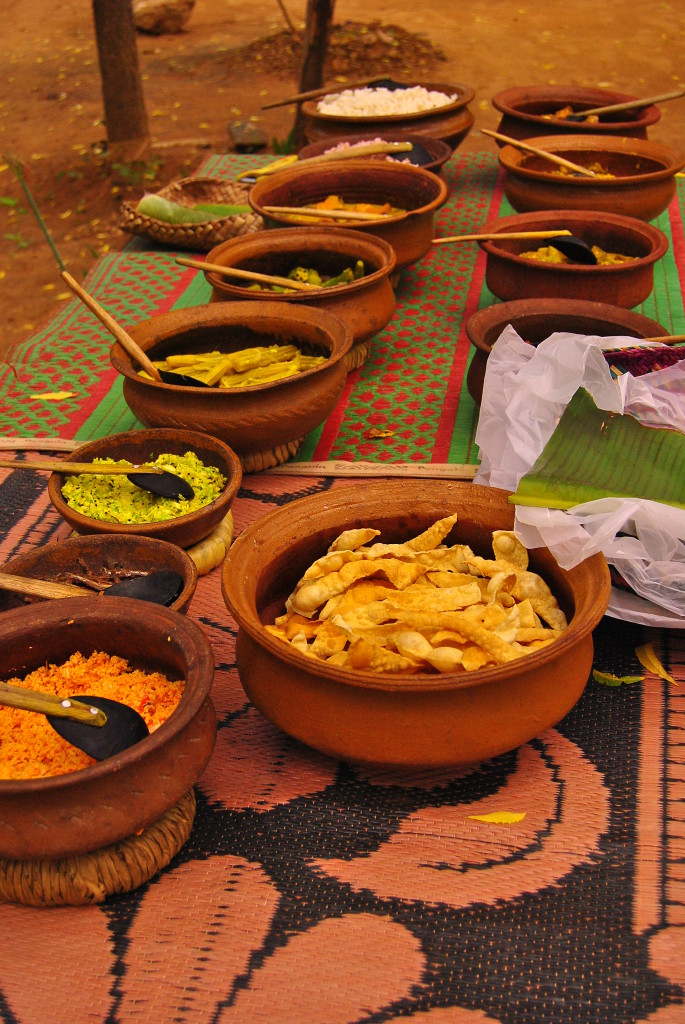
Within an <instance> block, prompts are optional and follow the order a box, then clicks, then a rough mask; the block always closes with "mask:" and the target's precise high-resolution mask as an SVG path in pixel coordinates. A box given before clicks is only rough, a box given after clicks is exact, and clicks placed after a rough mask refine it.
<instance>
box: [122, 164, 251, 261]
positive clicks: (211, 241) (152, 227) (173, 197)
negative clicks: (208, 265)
mask: <svg viewBox="0 0 685 1024" xmlns="http://www.w3.org/2000/svg"><path fill="white" fill-rule="evenodd" d="M249 191H250V190H249V187H248V186H246V185H242V184H240V183H238V182H232V181H222V180H221V179H220V178H181V179H180V180H179V181H175V182H172V184H171V185H167V186H166V188H162V189H160V190H159V192H158V193H157V195H160V196H162V197H163V198H164V199H168V200H169V201H170V202H172V203H180V205H181V206H193V205H194V204H195V203H231V204H233V205H248V202H247V196H248V193H249ZM263 226H264V222H263V220H262V218H261V217H260V216H259V215H258V214H257V213H255V212H254V210H249V212H247V213H239V214H236V215H235V216H233V217H220V218H217V219H216V220H208V221H203V222H201V223H200V224H166V223H165V222H164V221H161V220H155V218H154V217H148V216H147V215H146V214H144V213H138V212H137V210H136V207H135V205H134V204H132V203H129V202H126V201H124V202H123V203H122V204H121V208H120V210H119V227H120V228H121V230H122V231H127V232H128V233H129V234H131V235H139V236H140V237H141V238H147V239H150V240H151V241H153V242H161V243H162V245H169V246H174V247H176V248H180V249H192V250H195V251H197V252H209V250H210V249H213V248H214V246H215V245H218V244H219V242H224V241H225V240H226V239H227V238H235V237H237V236H238V235H249V234H251V233H252V232H253V231H259V230H261V228H262V227H263Z"/></svg>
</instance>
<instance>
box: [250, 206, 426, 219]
mask: <svg viewBox="0 0 685 1024" xmlns="http://www.w3.org/2000/svg"><path fill="white" fill-rule="evenodd" d="M264 210H265V212H266V213H285V214H289V215H291V216H296V217H300V216H304V217H324V218H326V217H327V218H328V219H329V220H359V221H362V220H363V221H368V220H398V219H399V218H400V217H406V215H407V212H406V211H403V212H402V213H401V214H390V213H388V214H385V213H363V212H362V211H360V210H319V209H317V207H316V206H265V207H264Z"/></svg>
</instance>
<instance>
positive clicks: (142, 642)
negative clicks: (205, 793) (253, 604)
mask: <svg viewBox="0 0 685 1024" xmlns="http://www.w3.org/2000/svg"><path fill="white" fill-rule="evenodd" d="M77 651H79V652H81V653H82V654H84V655H89V654H91V653H92V652H93V651H105V652H106V653H108V654H112V655H118V656H120V657H123V658H125V659H127V661H128V662H129V664H130V665H131V666H132V667H134V668H143V669H146V670H148V671H161V672H163V673H164V675H167V676H168V677H170V678H176V679H178V678H180V677H184V678H185V681H186V685H185V691H184V693H183V696H182V698H181V702H180V704H179V706H178V707H177V709H176V710H175V711H174V712H173V714H172V715H171V716H170V717H169V718H168V719H167V721H166V722H164V723H163V724H162V725H161V726H160V727H159V729H157V730H155V731H154V732H153V733H151V734H150V735H149V736H147V737H146V738H145V739H144V740H141V742H140V743H137V744H135V746H132V747H129V748H128V750H125V751H124V752H123V753H121V754H117V755H116V756H114V757H111V758H108V759H107V760H104V761H100V762H98V763H97V764H96V765H94V766H93V767H90V768H84V769H82V770H81V771H77V772H70V773H68V774H66V775H57V776H53V777H51V778H42V779H25V780H24V779H22V780H16V781H15V780H10V779H0V857H4V858H8V859H13V858H16V859H18V860H21V861H26V860H36V859H40V858H58V857H63V856H70V855H72V854H80V853H86V852H88V851H91V850H98V849H100V848H102V847H104V846H106V845H108V844H111V843H115V842H117V841H118V840H120V839H124V838H126V837H129V836H134V835H135V833H136V832H138V831H139V830H140V829H143V828H145V827H146V826H147V825H149V824H151V823H152V822H155V821H157V820H158V819H159V818H160V817H161V815H162V814H163V813H164V812H165V811H166V810H168V809H169V808H170V807H173V806H174V805H175V804H176V803H177V802H178V801H179V800H180V799H181V798H182V797H183V796H184V795H185V794H186V793H187V792H188V790H189V789H191V787H192V786H193V784H194V783H195V782H196V781H197V779H198V778H199V777H200V775H201V774H202V772H203V771H204V768H205V767H206V765H207V763H208V761H209V758H210V756H211V753H212V750H213V749H214V742H215V739H216V715H215V712H214V707H213V705H212V702H211V700H210V697H209V691H210V687H211V685H212V680H213V677H214V659H213V654H212V649H211V647H210V645H209V642H208V640H207V639H206V637H205V635H204V633H202V631H201V630H200V628H199V627H198V626H197V625H196V624H195V623H194V622H192V621H191V620H190V619H189V618H188V617H187V616H185V615H179V613H178V612H174V611H171V610H170V609H169V608H162V607H160V606H159V605H151V604H148V603H147V602H145V603H144V602H142V601H132V600H130V599H128V598H117V600H112V601H92V600H90V599H89V598H81V597H79V598H74V599H71V598H67V599H66V600H64V601H46V602H44V603H42V604H35V605H33V606H31V607H29V608H16V609H14V610H13V611H8V612H6V613H5V614H4V615H3V616H2V629H0V664H1V665H2V677H3V679H4V680H7V679H10V678H12V677H15V676H16V677H19V678H24V677H25V676H26V675H27V674H28V673H29V672H32V671H33V670H34V669H36V668H38V667H39V666H40V665H44V664H45V662H46V661H48V662H50V663H52V664H62V663H63V662H64V661H66V660H67V659H68V658H69V657H70V656H71V655H72V654H73V653H74V652H77Z"/></svg>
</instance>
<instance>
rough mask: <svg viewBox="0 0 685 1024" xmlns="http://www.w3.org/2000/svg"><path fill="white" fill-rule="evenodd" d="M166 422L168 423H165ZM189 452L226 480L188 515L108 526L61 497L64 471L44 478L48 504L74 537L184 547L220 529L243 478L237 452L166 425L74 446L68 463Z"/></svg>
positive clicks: (215, 440)
mask: <svg viewBox="0 0 685 1024" xmlns="http://www.w3.org/2000/svg"><path fill="white" fill-rule="evenodd" d="M167 422H169V421H167ZM188 451H192V452H195V454H196V455H197V456H198V458H199V459H200V460H201V461H202V462H203V463H204V465H205V466H217V467H218V468H219V469H220V470H221V472H222V473H223V475H224V476H225V477H226V481H227V482H226V486H225V487H224V490H223V491H222V493H221V494H220V495H219V497H218V498H216V499H215V500H214V501H212V502H210V504H209V505H205V506H204V508H200V509H197V511H195V512H189V513H188V514H187V515H183V516H178V517H177V518H175V519H167V520H164V521H163V522H155V523H131V524H122V523H112V522H106V521H105V520H103V519H93V518H91V517H90V516H85V515H83V514H82V513H81V512H77V511H75V510H74V509H72V508H70V506H69V505H68V504H67V502H66V501H65V499H64V498H63V497H62V487H63V485H64V481H65V475H64V474H63V473H59V472H54V473H51V474H50V478H49V480H48V494H49V495H50V501H51V502H52V504H53V505H54V507H55V508H56V509H57V511H58V512H59V514H60V515H61V516H62V518H63V519H64V520H65V521H66V522H67V523H69V525H70V526H71V528H72V529H73V530H75V532H76V533H81V534H89V533H99V534H107V535H110V536H111V535H112V534H121V535H122V536H124V537H126V536H131V535H140V536H143V537H154V538H156V539H157V540H166V541H169V542H171V543H172V544H178V545H179V547H182V548H188V547H190V546H191V545H193V544H196V543H197V542H198V541H200V540H203V539H204V538H205V537H207V536H209V534H210V533H211V532H212V530H213V529H214V528H215V527H216V526H218V525H219V523H220V522H221V520H222V519H223V518H224V517H225V515H226V514H227V512H228V510H229V509H230V507H231V504H232V503H233V499H234V498H235V496H236V494H237V493H238V488H239V487H240V481H241V478H242V468H241V465H240V460H239V458H238V456H237V455H236V453H235V452H234V451H233V450H232V449H231V448H230V447H229V446H228V445H227V444H225V443H224V442H223V441H220V440H219V439H218V438H216V437H211V436H209V435H208V434H202V433H200V432H199V431H197V430H186V429H177V428H172V427H167V428H165V429H161V430H131V431H128V432H127V433H124V434H111V435H110V436H109V437H102V438H99V439H98V440H97V441H89V442H88V443H87V444H84V445H82V446H81V447H80V448H76V449H75V451H73V452H72V453H71V454H70V456H69V459H68V460H67V461H69V462H92V461H93V459H98V458H100V459H102V458H108V459H115V460H116V459H126V460H127V461H128V462H131V463H133V464H134V465H141V464H143V463H145V462H148V461H149V460H151V459H152V460H154V459H156V458H157V456H158V455H166V454H171V455H185V453H186V452H188Z"/></svg>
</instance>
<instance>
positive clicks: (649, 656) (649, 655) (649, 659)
mask: <svg viewBox="0 0 685 1024" xmlns="http://www.w3.org/2000/svg"><path fill="white" fill-rule="evenodd" d="M635 654H636V655H637V660H638V661H639V662H640V664H641V665H642V666H643V668H646V669H647V671H648V672H653V673H654V675H655V676H659V678H660V679H665V680H666V682H667V683H673V685H674V686H677V685H678V683H677V682H676V681H675V679H674V678H673V676H671V675H669V674H668V672H667V671H666V669H665V668H664V666H663V665H662V664H661V662H660V661H659V659H658V658H657V656H656V654H655V653H654V647H653V645H652V644H651V643H650V644H641V645H640V646H639V647H636V648H635Z"/></svg>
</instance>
